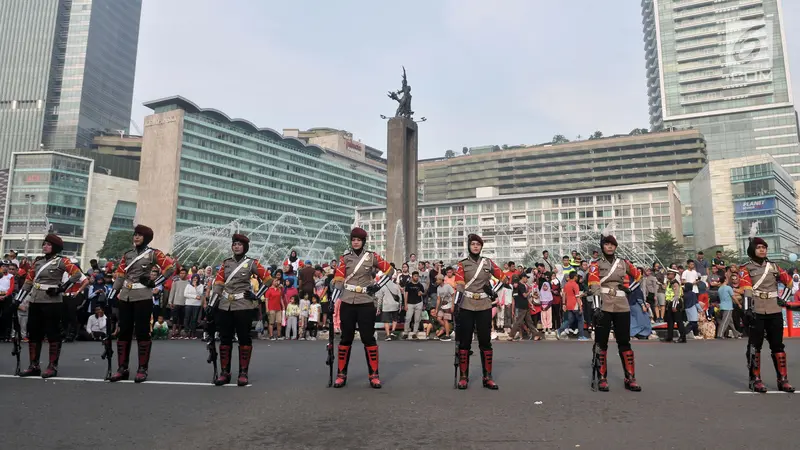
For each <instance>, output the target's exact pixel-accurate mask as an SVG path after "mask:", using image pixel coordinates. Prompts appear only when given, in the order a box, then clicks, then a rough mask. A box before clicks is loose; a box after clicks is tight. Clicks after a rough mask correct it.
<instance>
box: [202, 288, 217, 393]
mask: <svg viewBox="0 0 800 450" xmlns="http://www.w3.org/2000/svg"><path fill="white" fill-rule="evenodd" d="M218 304H219V294H213V295H212V296H211V301H210V302H209V304H208V306H206V324H205V326H204V327H203V328H204V329H205V332H206V334H207V335H208V342H206V349H207V350H208V359H207V360H206V361H207V362H208V363H209V364H211V365H212V366H213V367H214V378H212V379H211V382H212V383H213V382H215V381H216V380H217V377H218V376H219V368H218V367H217V339H216V337H215V336H214V335H215V334H216V328H217V327H216V323H215V322H214V314H215V313H216V311H217V305H218Z"/></svg>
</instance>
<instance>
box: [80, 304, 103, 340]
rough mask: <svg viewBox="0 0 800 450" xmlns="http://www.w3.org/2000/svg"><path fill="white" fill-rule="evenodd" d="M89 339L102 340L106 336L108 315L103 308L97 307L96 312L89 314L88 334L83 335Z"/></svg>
mask: <svg viewBox="0 0 800 450" xmlns="http://www.w3.org/2000/svg"><path fill="white" fill-rule="evenodd" d="M83 337H84V338H85V339H86V340H87V341H102V340H103V339H105V338H106V316H105V314H104V313H103V308H101V307H99V306H98V307H96V308H95V309H94V314H93V315H91V316H89V321H88V322H87V323H86V334H85V336H83Z"/></svg>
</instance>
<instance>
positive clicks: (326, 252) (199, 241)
mask: <svg viewBox="0 0 800 450" xmlns="http://www.w3.org/2000/svg"><path fill="white" fill-rule="evenodd" d="M234 233H244V234H246V235H247V236H248V237H249V238H250V251H249V253H248V255H250V257H252V258H257V259H258V260H259V261H260V262H261V263H262V264H264V265H270V264H278V265H280V264H282V263H283V260H284V259H286V257H287V256H288V255H289V253H290V252H291V251H292V250H296V251H297V253H298V255H300V257H301V258H302V259H304V260H306V259H309V260H311V261H313V262H314V263H324V262H327V261H330V260H331V259H333V258H335V257H336V256H337V255H336V254H335V251H334V249H333V248H331V246H330V245H327V244H329V243H330V242H332V241H333V242H336V241H339V240H343V239H344V238H345V237H346V236H347V232H346V231H344V230H343V229H342V227H341V226H340V225H339V224H337V223H335V222H327V223H325V224H324V225H323V226H322V227H321V228H320V229H319V230H318V231H317V232H316V233H314V232H313V231H311V230H309V229H308V228H306V226H305V225H304V224H303V221H302V220H301V219H300V218H299V217H298V216H297V215H296V214H293V213H285V214H283V215H281V216H280V217H279V218H278V219H277V220H274V221H272V220H266V219H264V218H262V217H259V216H257V215H255V214H251V215H248V216H246V217H240V218H238V219H235V220H232V221H231V222H229V223H227V224H224V225H219V226H196V227H191V228H187V229H185V230H182V231H179V232H177V233H175V235H174V236H173V239H172V252H171V253H172V255H173V256H174V257H176V258H178V261H182V262H186V263H194V264H198V265H207V264H211V265H216V264H218V263H219V262H220V261H222V260H223V259H224V258H227V257H228V256H230V253H231V235H233V234H234ZM326 235H327V236H326ZM330 235H334V236H336V237H335V238H333V239H332V238H331V237H330ZM334 245H335V244H334Z"/></svg>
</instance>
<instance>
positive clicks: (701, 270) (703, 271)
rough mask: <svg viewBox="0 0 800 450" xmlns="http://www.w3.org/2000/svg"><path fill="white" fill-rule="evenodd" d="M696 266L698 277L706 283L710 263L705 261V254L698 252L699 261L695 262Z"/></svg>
mask: <svg viewBox="0 0 800 450" xmlns="http://www.w3.org/2000/svg"><path fill="white" fill-rule="evenodd" d="M695 266H696V268H697V269H696V270H697V274H698V276H699V277H700V278H701V279H702V280H703V281H706V280H707V279H708V278H707V277H708V261H707V260H706V259H705V256H704V255H703V252H697V260H695Z"/></svg>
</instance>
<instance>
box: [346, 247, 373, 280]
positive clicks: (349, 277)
mask: <svg viewBox="0 0 800 450" xmlns="http://www.w3.org/2000/svg"><path fill="white" fill-rule="evenodd" d="M368 254H369V252H368V251H366V250H364V254H363V255H361V259H359V260H358V264H356V268H355V269H353V271H352V272H351V273H350V275H348V276H347V278H345V279H344V284H347V282H348V281H350V279H351V278H353V275H355V274H356V272H358V269H360V268H361V266H362V265H363V264H364V261H366V260H367V255H368ZM345 270H347V268H345Z"/></svg>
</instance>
